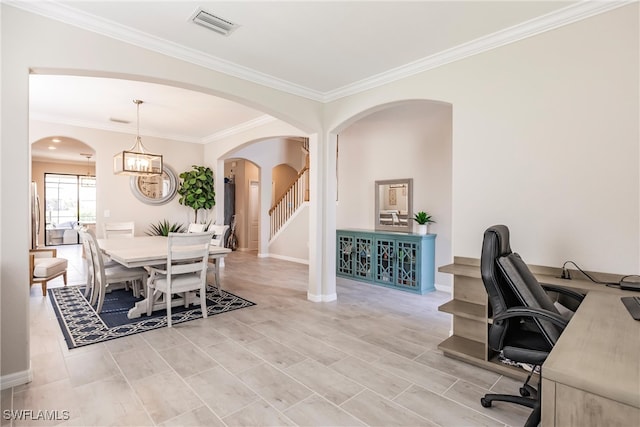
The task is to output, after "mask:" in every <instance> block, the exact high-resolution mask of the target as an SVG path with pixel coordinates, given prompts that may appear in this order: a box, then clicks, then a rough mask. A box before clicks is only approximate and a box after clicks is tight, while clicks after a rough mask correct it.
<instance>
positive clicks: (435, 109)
mask: <svg viewBox="0 0 640 427" xmlns="http://www.w3.org/2000/svg"><path fill="white" fill-rule="evenodd" d="M451 114H452V112H451V106H450V105H446V104H443V103H435V102H427V101H422V102H417V101H413V102H406V103H403V104H400V105H394V106H390V107H389V108H387V109H384V110H382V111H377V112H375V113H372V114H370V115H368V116H366V117H363V118H361V119H360V120H358V121H357V122H355V123H353V124H352V125H351V126H349V127H348V128H347V129H345V130H344V131H342V132H340V136H339V156H338V195H339V200H338V203H337V207H336V226H337V228H365V229H374V228H375V213H374V211H375V191H374V182H375V181H377V180H386V179H401V178H412V179H413V211H414V212H418V211H427V212H429V213H430V214H432V215H433V217H434V219H435V220H436V224H433V225H431V226H430V229H429V232H430V233H434V234H437V235H438V237H437V239H436V265H443V264H448V263H450V262H451V261H452V258H451V237H452V223H451V219H452V218H451V216H452V214H451V205H452V201H451V198H452V194H451V176H452V172H451V170H452V159H451V126H452V123H451ZM436 283H437V284H439V285H444V286H449V285H450V284H451V277H450V275H448V274H443V273H437V275H436Z"/></svg>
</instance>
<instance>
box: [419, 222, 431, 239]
mask: <svg viewBox="0 0 640 427" xmlns="http://www.w3.org/2000/svg"><path fill="white" fill-rule="evenodd" d="M428 226H429V224H418V234H420V235H422V236H424V235H425V234H427V233H428V229H427V227H428Z"/></svg>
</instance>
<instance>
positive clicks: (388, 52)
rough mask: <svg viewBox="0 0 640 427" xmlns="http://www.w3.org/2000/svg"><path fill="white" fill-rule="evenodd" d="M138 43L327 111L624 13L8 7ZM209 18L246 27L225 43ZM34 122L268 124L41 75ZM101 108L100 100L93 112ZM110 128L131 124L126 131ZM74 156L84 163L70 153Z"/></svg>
mask: <svg viewBox="0 0 640 427" xmlns="http://www.w3.org/2000/svg"><path fill="white" fill-rule="evenodd" d="M5 3H7V4H9V5H14V6H16V7H20V8H22V9H25V10H28V11H31V12H34V13H38V14H42V15H45V16H48V17H50V18H53V19H58V20H60V21H63V22H66V23H69V24H72V25H76V26H79V27H82V28H85V29H88V30H91V31H95V32H98V33H101V34H105V35H108V36H111V37H115V38H118V39H120V40H127V41H129V42H131V43H132V44H135V45H138V46H141V47H145V48H148V49H152V50H155V51H158V52H161V53H165V54H167V55H171V56H174V57H177V58H179V59H183V60H187V61H190V62H194V63H197V64H199V65H202V66H206V67H208V68H211V69H214V70H217V71H221V72H225V73H227V74H231V75H235V76H239V77H242V78H245V79H247V80H251V81H255V82H258V83H261V84H265V85H267V86H270V87H274V88H277V89H280V90H284V91H287V92H290V93H294V94H297V95H300V96H305V97H307V98H310V99H314V100H317V101H320V102H327V101H331V100H333V99H337V98H339V97H341V96H346V95H348V94H351V93H356V92H359V91H361V90H365V89H367V88H370V87H373V86H376V85H380V84H383V83H385V82H388V81H392V80H395V79H398V78H402V77H405V76H407V75H410V74H414V73H417V72H420V71H423V70H426V69H429V68H433V67H436V66H438V65H441V64H444V63H447V62H451V61H453V60H457V59H460V58H463V57H465V56H469V55H472V54H475V53H478V52H482V51H485V50H488V49H491V48H495V47H498V46H501V45H504V44H506V43H510V42H513V41H516V40H519V39H522V38H524V37H527V36H530V35H533V34H537V33H540V32H542V31H546V30H549V29H552V28H555V27H558V26H561V25H565V24H567V23H570V22H573V21H576V20H578V19H583V18H585V17H587V16H591V15H593V14H596V13H601V12H603V11H605V10H609V9H612V8H614V7H619V6H620V5H623V4H625V2H613V3H612V2H608V3H607V2H577V1H521V0H512V1H478V0H475V1H406V2H399V1H386V2H385V1H335V2H327V1H318V2H311V1H289V2H280V1H223V2H218V1H200V2H192V1H60V2H47V1H38V2H33V1H13V0H5ZM199 7H202V8H203V9H204V10H206V11H208V12H210V13H213V14H214V15H217V16H219V17H222V18H224V19H226V20H228V21H232V22H234V23H236V24H239V25H240V27H239V28H238V29H237V30H236V31H234V32H233V33H232V34H231V35H229V36H222V35H219V34H217V33H215V32H213V31H210V30H208V29H206V28H203V27H201V26H199V25H196V24H194V23H193V22H191V17H192V16H193V14H194V12H195V11H196V10H197V9H198V8H199ZM31 85H32V89H31V91H30V93H31V97H30V111H31V115H32V118H35V119H39V120H46V121H52V122H59V123H67V124H76V125H80V126H86V127H95V128H100V129H109V130H118V131H123V132H129V133H135V117H136V116H135V114H136V111H135V104H133V102H132V100H133V99H134V98H137V99H141V100H143V101H145V103H144V104H142V105H141V107H140V123H141V124H140V126H141V134H142V135H143V136H144V135H153V136H162V137H165V138H171V139H178V140H183V141H191V142H198V143H207V142H212V141H215V140H216V138H217V137H219V136H220V135H224V134H227V133H229V132H231V131H232V130H233V129H236V128H242V127H245V126H251V125H254V124H256V123H260V122H262V121H265V120H269V119H270V118H269V117H267V116H264V114H263V113H261V112H259V111H256V110H253V109H250V108H247V107H244V106H241V105H239V104H237V103H234V102H230V101H226V100H222V99H220V98H216V97H213V96H210V95H205V94H202V93H197V92H193V91H186V90H182V89H177V88H173V87H166V86H161V85H157V84H151V83H144V82H131V81H122V80H114V79H97V78H89V77H73V76H44V75H34V76H32V81H31ZM98 100H99V101H98ZM111 118H115V119H120V120H126V121H130V122H131V123H130V124H129V125H128V126H127V125H122V124H118V123H114V122H112V121H110V119H111ZM75 155H76V156H77V155H78V154H77V153H76V154H75Z"/></svg>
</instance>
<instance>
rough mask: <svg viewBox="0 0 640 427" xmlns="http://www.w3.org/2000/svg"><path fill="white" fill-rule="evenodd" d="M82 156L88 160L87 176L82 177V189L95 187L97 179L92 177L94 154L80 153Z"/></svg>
mask: <svg viewBox="0 0 640 427" xmlns="http://www.w3.org/2000/svg"><path fill="white" fill-rule="evenodd" d="M80 155H81V156H84V157H86V158H87V174H86V175H81V176H80V187H95V186H96V177H95V175H91V162H90V160H91V157H93V154H90V153H80Z"/></svg>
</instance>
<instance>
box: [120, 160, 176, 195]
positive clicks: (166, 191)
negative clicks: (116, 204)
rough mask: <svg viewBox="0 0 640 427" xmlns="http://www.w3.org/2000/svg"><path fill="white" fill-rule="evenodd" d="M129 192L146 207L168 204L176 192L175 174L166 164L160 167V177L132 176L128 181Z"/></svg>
mask: <svg viewBox="0 0 640 427" xmlns="http://www.w3.org/2000/svg"><path fill="white" fill-rule="evenodd" d="M129 186H130V187H131V192H132V193H133V195H134V196H136V198H137V199H138V200H140V201H141V202H143V203H146V204H148V205H164V204H165V203H169V202H170V201H171V200H172V199H173V198H174V197H175V195H176V191H178V178H177V176H176V173H175V172H174V171H173V169H171V167H170V166H169V165H167V164H166V163H165V164H164V165H163V166H162V175H151V176H147V175H142V176H132V177H131V179H130V180H129Z"/></svg>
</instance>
